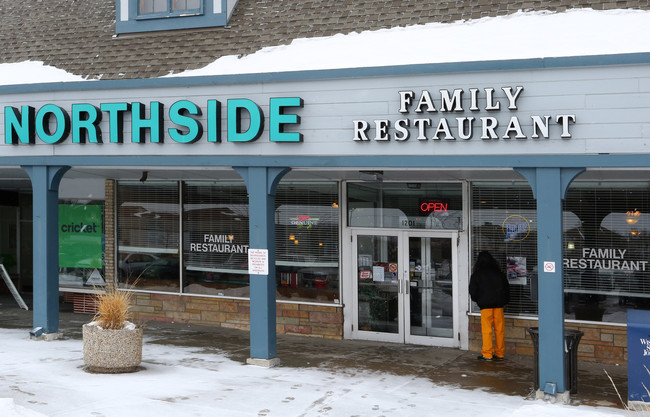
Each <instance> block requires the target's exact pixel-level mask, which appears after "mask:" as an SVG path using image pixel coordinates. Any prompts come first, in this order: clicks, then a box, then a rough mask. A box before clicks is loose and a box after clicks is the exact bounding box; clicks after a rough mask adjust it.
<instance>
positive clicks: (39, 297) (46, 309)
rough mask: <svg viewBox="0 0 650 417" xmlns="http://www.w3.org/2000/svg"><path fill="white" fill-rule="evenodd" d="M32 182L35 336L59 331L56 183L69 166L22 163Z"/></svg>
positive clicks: (57, 197)
mask: <svg viewBox="0 0 650 417" xmlns="http://www.w3.org/2000/svg"><path fill="white" fill-rule="evenodd" d="M23 169H24V170H25V171H26V172H27V174H28V175H29V177H30V179H31V181H32V193H33V203H32V204H33V229H34V230H33V235H34V246H33V248H34V249H33V251H34V253H33V257H34V261H33V262H34V272H33V273H34V284H33V288H34V300H33V304H34V306H33V308H34V313H33V323H34V330H33V332H34V333H36V336H39V335H40V334H41V333H45V334H49V333H57V332H58V331H59V184H60V183H61V179H62V178H63V175H64V174H65V173H66V171H67V170H68V169H70V167H67V166H44V165H41V166H23Z"/></svg>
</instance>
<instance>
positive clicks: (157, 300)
mask: <svg viewBox="0 0 650 417" xmlns="http://www.w3.org/2000/svg"><path fill="white" fill-rule="evenodd" d="M134 303H135V304H134V305H133V306H132V312H133V316H134V317H133V318H134V319H135V320H143V321H148V320H152V321H167V322H177V323H191V324H203V325H209V326H219V327H230V328H237V329H242V330H250V302H249V301H248V300H231V299H222V298H210V297H197V296H183V295H180V296H179V295H171V294H154V293H151V294H150V293H137V294H136V295H135V297H134ZM276 332H277V333H278V334H301V335H306V336H314V337H323V338H327V339H342V338H343V309H342V307H336V306H331V307H330V306H319V305H310V304H293V303H277V304H276Z"/></svg>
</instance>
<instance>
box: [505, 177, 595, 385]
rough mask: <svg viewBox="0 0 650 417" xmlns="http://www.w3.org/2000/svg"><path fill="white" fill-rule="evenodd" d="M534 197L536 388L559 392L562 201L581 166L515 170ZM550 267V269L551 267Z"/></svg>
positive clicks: (561, 368)
mask: <svg viewBox="0 0 650 417" xmlns="http://www.w3.org/2000/svg"><path fill="white" fill-rule="evenodd" d="M517 171H518V172H519V173H520V174H522V175H523V176H524V177H526V179H527V180H528V182H529V183H530V186H531V188H532V189H533V195H534V196H535V199H536V200H537V275H538V278H537V292H538V306H539V363H538V366H539V368H538V369H539V381H538V382H539V387H540V390H542V391H544V392H545V393H548V394H556V393H563V392H565V390H566V389H567V387H565V383H564V380H565V375H564V281H563V276H562V275H563V274H562V259H563V255H562V254H563V243H562V200H564V197H565V195H566V190H567V188H568V187H569V184H570V183H571V181H572V180H573V179H574V178H575V177H576V176H578V175H579V174H580V173H581V172H583V171H584V169H582V168H524V169H518V170H517ZM551 266H552V268H551Z"/></svg>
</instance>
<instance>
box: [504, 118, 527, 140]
mask: <svg viewBox="0 0 650 417" xmlns="http://www.w3.org/2000/svg"><path fill="white" fill-rule="evenodd" d="M511 133H514V134H515V139H526V135H524V132H522V131H521V125H520V124H519V119H518V118H517V117H516V116H513V117H511V118H510V123H508V127H507V128H506V133H505V134H504V135H503V139H510V134H511Z"/></svg>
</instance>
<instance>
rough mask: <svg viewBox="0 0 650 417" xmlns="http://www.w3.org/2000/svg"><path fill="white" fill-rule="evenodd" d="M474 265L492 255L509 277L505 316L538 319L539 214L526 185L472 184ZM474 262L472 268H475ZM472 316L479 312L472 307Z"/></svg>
mask: <svg viewBox="0 0 650 417" xmlns="http://www.w3.org/2000/svg"><path fill="white" fill-rule="evenodd" d="M470 216H471V223H472V253H473V257H472V261H473V262H474V261H476V258H477V257H478V253H479V252H480V251H482V250H487V251H489V252H490V253H491V254H492V256H494V258H495V259H496V260H497V261H498V262H499V264H500V266H501V268H502V270H503V271H504V272H506V273H507V275H508V281H509V283H510V303H509V304H508V305H507V306H506V313H507V314H511V315H522V316H536V315H537V226H536V224H537V211H536V203H535V200H534V199H533V195H532V192H531V190H530V186H529V185H528V184H527V183H523V182H522V183H514V184H513V183H473V184H472V211H471V214H470ZM473 262H472V264H473ZM472 312H475V313H477V312H479V308H478V306H476V304H475V303H472Z"/></svg>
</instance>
